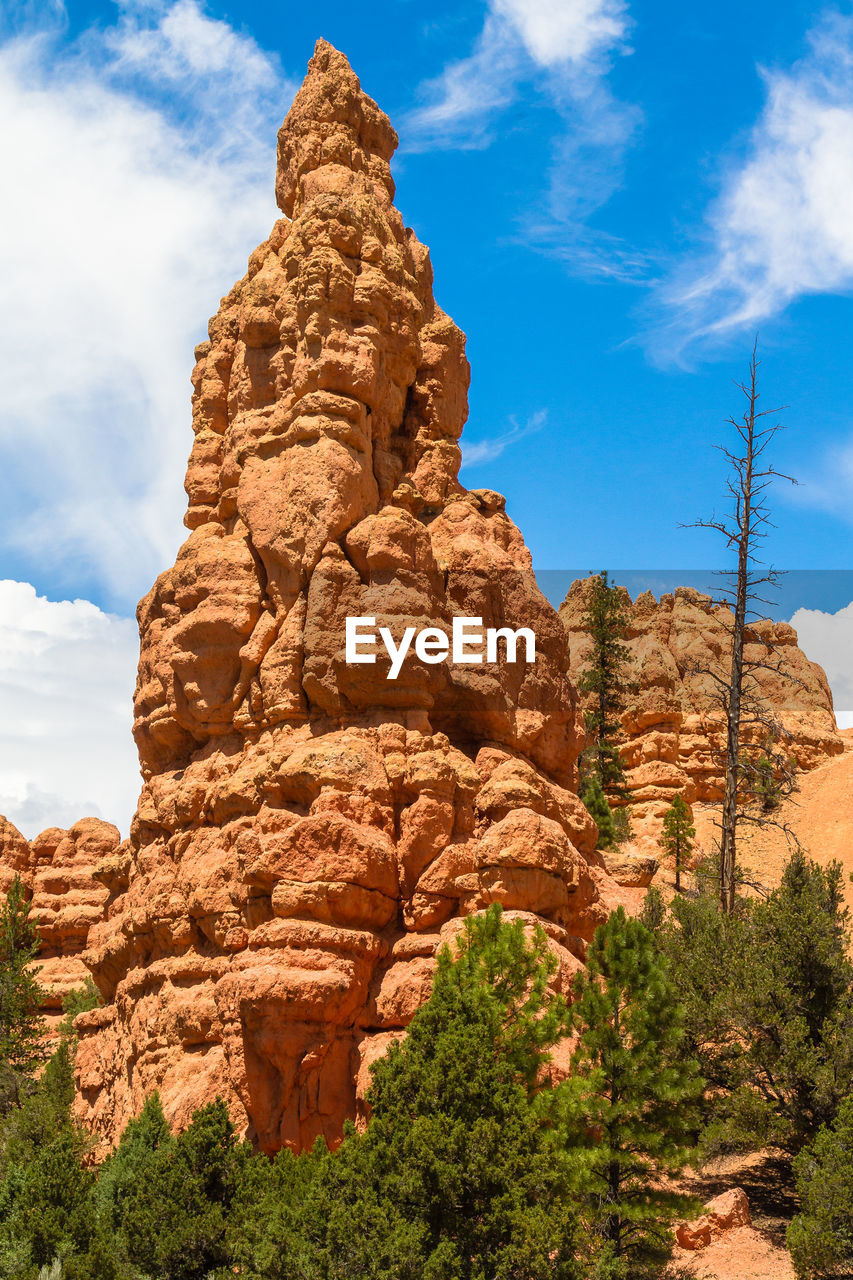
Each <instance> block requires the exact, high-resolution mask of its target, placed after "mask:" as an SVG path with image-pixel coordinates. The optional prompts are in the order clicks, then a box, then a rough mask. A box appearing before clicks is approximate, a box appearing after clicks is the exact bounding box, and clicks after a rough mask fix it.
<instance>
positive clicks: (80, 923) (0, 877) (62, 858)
mask: <svg viewBox="0 0 853 1280" xmlns="http://www.w3.org/2000/svg"><path fill="white" fill-rule="evenodd" d="M119 840H120V836H119V831H118V828H117V827H114V826H113V825H112V823H110V822H102V821H101V820H100V819H99V818H81V820H80V821H79V822H75V823H74V825H73V826H72V827H70V828H69V829H68V830H67V831H66V830H63V829H62V828H60V827H49V828H48V829H47V830H46V831H42V832H41V834H40V835H38V836H36V838H35V840H27V839H26V838H25V837H24V836H23V835H21V832H20V831H18V829H17V828H16V827H15V826H13V825H12V823H11V822H8V821H7V819H6V818H4V817H2V816H0V893H2V894H6V893H8V891H9V889H10V887H11V885H12V881H13V879H14V877H15V876H16V875H17V876H19V877H20V880H21V883H22V884H23V886H24V889H25V892H26V895H27V897H28V898H29V899H30V900H31V903H32V905H31V908H30V911H31V919H32V920H33V921H34V922H35V924H36V925H37V926H38V931H39V937H40V939H41V948H40V951H39V956H38V980H39V983H40V985H41V987H42V988H43V990H44V992H45V1001H44V1005H43V1012H44V1014H45V1016H46V1018H47V1020H48V1025H51V1024H52V1023H54V1022H56V1021H57V1020H58V1019H59V1017H60V1015H61V1011H62V1001H63V999H64V998H65V997H66V996H67V995H68V994H69V992H71V991H73V990H74V989H75V988H78V987H82V986H83V985H84V983H85V982H86V979H87V978H88V977H89V976H90V975H89V970H88V968H87V967H86V965H85V963H84V962H83V958H82V957H83V952H84V950H85V948H86V943H87V940H88V936H89V929H90V928H91V926H92V925H93V924H95V923H96V922H98V921H100V920H102V919H103V915H104V908H105V904H106V901H107V898H108V896H109V893H108V890H107V888H106V886H105V885H104V884H103V883H102V882H101V881H100V880H98V879H97V878H96V876H95V869H96V868H97V867H99V866H100V865H101V864H102V862H103V860H104V859H105V858H108V857H109V855H110V854H111V853H112V852H113V850H114V849H115V848H116V847H117V845H118V843H119Z"/></svg>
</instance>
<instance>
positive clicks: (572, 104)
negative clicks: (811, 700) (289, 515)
mask: <svg viewBox="0 0 853 1280" xmlns="http://www.w3.org/2000/svg"><path fill="white" fill-rule="evenodd" d="M318 36H323V37H325V38H327V39H329V40H331V41H332V43H334V44H335V45H337V46H338V47H339V48H341V49H343V50H344V52H346V53H347V55H348V56H349V58H350V60H351V62H352V64H353V66H354V68H355V70H356V72H357V73H358V74H359V76H360V77H361V80H362V84H363V86H364V88H365V89H366V90H367V92H369V93H370V94H371V95H372V96H373V97H375V98H376V99H377V101H378V102H379V103H380V105H381V106H383V107H384V108H385V109H386V110H387V111H388V112H389V114H390V115H391V118H392V120H393V122H394V124H395V125H396V127H397V129H398V132H399V133H400V137H401V147H400V151H399V152H398V155H397V158H396V160H395V163H394V174H395V178H396V181H397V188H398V190H397V203H398V205H399V207H400V209H401V210H402V212H403V215H404V217H405V219H406V220H407V221H408V222H409V223H410V224H411V225H412V226H413V227H414V228H415V230H416V231H417V234H418V236H419V237H420V239H421V240H423V241H424V242H425V243H427V244H428V245H429V246H430V249H431V253H432V260H433V265H434V269H435V281H436V294H437V297H438V299H439V301H440V303H441V305H442V306H443V307H444V308H445V310H447V311H449V312H450V314H451V315H452V316H453V317H454V319H455V320H456V322H457V323H458V324H460V325H461V326H462V328H463V329H464V330H465V331H466V333H467V335H468V354H469V358H470V360H471V364H472V371H473V378H472V386H471V396H470V406H471V411H470V418H469V422H468V426H467V427H466V430H465V436H464V438H463V446H464V451H465V459H466V463H465V468H464V471H463V477H462V478H463V480H464V481H465V482H466V483H467V484H468V485H469V486H471V487H478V486H486V487H490V488H495V489H498V490H500V491H501V492H503V493H505V494H506V495H507V498H508V509H509V511H510V513H511V514H512V516H513V517H514V519H515V520H516V521H517V523H518V524H519V525H520V527H521V529H522V531H523V532H524V535H525V538H526V540H527V542H528V545H529V546H530V547H531V549H532V551H533V555H534V561H535V564H536V566H537V569H538V570H558V569H564V570H565V569H572V568H578V569H580V570H586V569H590V568H598V567H604V566H606V567H608V568H610V569H611V570H613V571H615V572H616V574H617V576H618V571H619V570H620V569H621V570H628V569H630V570H633V571H646V572H649V573H650V574H652V575H653V574H654V573H658V574H660V573H662V572H663V571H678V572H679V573H682V572H687V571H690V570H699V569H703V568H707V567H709V566H711V565H716V564H717V563H718V562H719V559H720V549H719V547H718V545H717V543H716V541H715V539H714V538H713V536H712V535H710V534H707V533H700V532H697V531H690V530H684V529H679V527H678V526H679V523H680V522H685V523H686V522H690V521H692V520H695V519H696V518H698V517H700V516H706V515H709V514H710V513H711V511H712V509H713V508H714V507H715V506H717V507H719V505H720V502H721V500H722V492H723V483H724V469H723V466H722V460H721V459H720V457H719V456H718V455H717V454H716V453H715V452H714V450H713V448H712V445H713V444H714V442H715V441H719V440H722V439H724V438H725V431H726V428H725V419H726V417H727V416H728V414H729V413H731V412H736V411H738V409H739V401H738V392H737V391H736V389H735V388H734V386H733V385H732V379H736V378H738V377H740V376H741V375H742V374H743V372H744V370H745V365H746V360H747V356H748V352H749V349H750V347H751V343H752V337H753V335H754V333H755V332H758V333H759V335H760V348H761V356H762V359H763V366H762V389H763V391H764V396H765V404H767V405H775V404H780V405H787V406H788V407H787V408H786V410H785V412H784V414H783V415H782V417H783V421H784V422H785V423H786V424H787V425H788V427H789V430H788V431H787V432H786V433H784V434H783V435H782V436H781V438H780V439H779V442H778V448H777V449H776V453H775V457H774V461H775V463H776V465H777V466H778V467H779V469H780V470H782V471H787V472H790V473H791V474H793V475H796V476H797V477H798V478H799V480H800V481H801V483H800V485H799V486H798V487H797V488H795V489H792V488H791V487H790V486H787V485H783V484H780V485H779V486H778V488H777V490H776V491H775V492H774V494H773V495H772V501H773V505H774V513H775V521H776V524H777V526H778V528H777V530H776V532H775V533H774V534H773V537H772V542H771V545H770V546H769V548H768V553H769V555H770V556H771V558H772V559H773V560H774V561H775V563H777V564H778V565H780V566H784V567H787V568H792V569H797V570H820V571H826V570H834V571H839V570H849V569H851V568H853V557H851V520H853V503H851V496H853V423H851V408H850V406H851V404H853V386H851V381H853V362H851V360H850V358H849V351H850V346H851V331H852V330H853V325H851V315H853V313H852V312H851V307H853V301H851V291H853V75H851V70H853V11H851V8H850V6H849V5H844V6H837V7H832V6H829V7H825V8H824V7H821V6H819V5H814V4H812V5H806V4H802V3H798V2H796V0H788V3H786V4H784V5H779V4H771V3H769V2H765V0H756V2H755V3H753V4H751V5H748V6H742V5H736V4H734V3H730V2H729V0H722V2H721V3H718V4H716V5H713V6H695V5H694V6H685V5H683V4H674V3H669V2H668V0H657V3H652V2H651V0H625V3H622V0H488V3H467V4H455V5H451V4H447V3H442V2H438V3H433V4H431V5H429V6H424V5H423V4H419V3H416V2H415V0H379V2H376V0H374V3H371V4H370V5H369V6H354V5H352V4H349V3H347V4H344V3H338V2H337V0H332V2H329V3H325V4H323V5H313V6H306V5H296V4H288V3H275V4H273V3H261V2H259V0H258V2H256V0H246V2H245V3H220V2H219V0H209V2H207V3H203V0H128V2H122V3H118V4H116V3H113V2H112V0H110V2H108V3H103V2H101V0H67V3H66V4H65V5H64V6H63V5H62V4H60V3H58V2H57V3H53V2H52V0H41V2H40V3H35V2H31V3H15V0H4V3H2V5H0V110H2V111H3V114H4V119H5V120H6V121H7V122H10V123H8V124H7V127H6V129H5V130H4V136H3V137H2V139H0V165H2V170H3V173H4V179H5V181H4V186H5V187H6V189H7V191H8V192H9V196H8V197H6V198H5V199H4V207H3V209H2V210H0V225H2V232H3V234H2V236H0V272H1V273H2V276H3V278H4V280H5V281H6V284H7V290H8V298H9V303H8V305H7V307H6V308H4V309H3V312H4V314H3V316H2V317H0V364H2V365H3V369H2V377H3V385H4V389H5V391H6V406H5V412H4V414H3V416H2V419H0V462H2V466H0V503H2V511H3V517H2V521H0V548H2V569H0V578H2V579H8V580H11V581H14V582H17V583H20V584H30V586H31V587H32V589H33V592H34V596H33V597H30V596H29V595H27V596H26V602H27V603H26V609H25V610H24V612H25V613H26V617H27V618H28V619H29V622H28V623H27V624H26V625H27V627H29V628H30V630H29V631H27V630H26V628H25V632H26V635H28V636H31V635H32V634H39V635H43V634H44V632H43V628H44V627H48V631H49V632H50V635H51V637H52V638H51V642H50V644H48V645H47V648H46V649H45V652H47V651H50V653H52V654H53V655H54V660H55V661H56V663H58V664H59V665H61V664H62V653H63V647H62V646H63V644H64V643H66V641H67V639H68V634H67V631H64V630H63V627H66V624H67V611H66V614H64V615H63V620H59V619H58V615H50V616H51V618H52V619H53V621H51V622H50V623H49V624H48V622H47V620H46V619H47V616H48V615H47V614H46V613H45V612H44V609H43V607H42V606H37V605H33V604H32V599H33V598H36V599H37V598H38V597H44V598H45V599H46V602H58V601H63V600H69V601H73V600H75V599H78V598H79V599H80V600H82V601H86V602H90V603H91V604H92V605H94V606H95V607H96V610H97V611H101V616H103V614H104V613H106V614H108V615H110V616H111V617H114V618H115V619H116V621H115V623H114V628H115V629H117V631H115V634H117V633H118V632H120V633H121V635H122V637H123V638H122V643H123V644H124V645H125V647H126V648H127V647H128V645H129V646H130V647H129V648H128V654H129V656H128V658H127V662H126V663H125V667H124V668H122V670H123V671H124V672H125V674H123V675H122V674H120V673H118V672H117V674H116V677H115V679H116V684H115V689H114V691H113V692H112V693H111V695H110V696H111V698H112V702H111V706H113V708H114V712H115V716H117V717H118V719H116V721H115V723H116V724H118V723H119V720H121V716H122V715H125V713H124V712H123V711H121V712H120V711H119V710H118V708H119V707H120V706H124V702H123V701H122V698H123V697H124V694H123V693H122V690H123V687H124V686H123V684H122V681H123V680H126V679H127V678H128V677H127V674H126V673H127V671H130V670H131V668H132V661H131V659H132V648H133V643H132V640H131V641H128V640H127V636H128V635H130V631H129V630H128V627H127V625H126V624H125V623H123V622H122V619H126V618H127V617H129V616H130V615H131V614H132V610H133V607H134V605H135V602H136V600H137V599H138V598H139V596H140V595H141V594H142V593H143V592H144V591H145V590H147V588H148V586H149V585H150V583H151V580H152V579H153V576H154V575H155V574H156V572H157V571H158V570H159V569H160V568H162V567H164V566H165V565H166V564H168V563H170V562H171V561H172V559H173V557H174V553H175V550H176V548H177V546H178V544H179V541H180V538H181V526H180V517H181V514H182V511H183V506H184V496H183V491H182V479H183V467H184V462H185V458H186V455H187V453H188V451H189V444H190V430H189V387H188V378H189V372H190V368H191V364H192V346H193V344H194V343H195V342H196V341H198V340H200V339H201V337H203V336H204V332H205V327H206V321H207V317H208V316H209V315H210V314H211V313H212V312H213V311H214V310H215V309H216V306H217V304H218V299H219V297H220V296H221V294H223V293H225V292H226V291H227V289H228V288H229V287H230V285H231V283H232V282H233V280H234V279H235V278H236V277H237V276H239V275H240V274H242V272H243V270H244V266H245V260H246V257H247V255H248V253H249V251H250V250H251V249H252V247H253V246H254V245H255V244H256V243H257V242H258V241H259V240H260V239H261V238H263V236H265V234H266V233H267V231H268V229H269V226H270V224H271V222H272V221H273V219H274V217H275V216H276V211H275V207H274V202H273V195H272V179H273V168H274V143H275V131H276V129H277V126H278V124H279V123H280V120H281V118H282V117H283V115H284V113H285V111H286V109H287V106H288V105H289V102H290V99H291V98H292V95H293V92H294V90H295V87H296V86H297V84H298V82H299V80H300V79H301V76H302V75H303V74H304V69H305V64H306V63H307V60H308V58H309V57H310V54H311V50H312V47H313V43H314V41H315V39H316V38H317V37H318ZM801 581H803V582H805V581H806V579H801ZM809 581H810V582H811V583H812V587H811V588H810V589H809V591H808V592H804V596H803V600H802V601H801V602H797V601H796V600H792V602H791V603H792V607H791V609H790V611H789V616H790V615H791V614H792V613H793V612H794V606H795V605H796V604H797V603H802V604H803V605H804V606H805V607H807V608H808V609H809V610H812V611H814V610H823V611H825V612H826V613H827V615H829V614H836V613H837V612H838V611H839V610H841V609H842V606H844V605H845V604H847V603H849V599H850V597H849V596H848V597H847V600H845V599H844V593H845V591H846V587H844V586H840V585H839V584H841V583H843V582H846V578H844V577H839V576H837V575H833V576H832V577H826V578H825V579H822V580H820V579H818V578H811V579H809ZM817 581H825V582H826V584H827V586H826V591H825V593H823V594H821V591H822V589H821V590H818V591H816V590H815V589H814V583H815V582H817ZM830 584H832V585H831V586H830ZM839 592H840V593H841V594H839ZM23 600H24V597H23V596H22V595H21V593H20V592H17V593H14V592H13V593H12V594H11V595H10V596H9V598H8V601H7V605H6V611H5V614H4V615H3V616H0V626H2V625H5V627H6V630H7V632H9V633H10V634H11V636H12V639H11V640H9V641H8V643H7V644H6V647H5V649H4V647H3V642H2V640H0V691H2V690H4V689H5V690H6V691H7V692H8V691H9V690H11V691H12V694H10V695H9V696H12V697H13V705H16V704H15V703H14V698H17V697H19V696H21V688H22V687H23V686H24V685H26V679H25V678H24V677H25V675H26V673H24V674H22V673H21V672H20V670H19V667H18V666H16V662H17V661H18V660H17V658H14V657H9V656H8V654H13V655H14V654H18V653H19V652H20V650H21V643H20V634H19V632H20V627H19V625H18V624H19V622H20V616H19V614H18V613H16V612H15V610H16V609H17V610H20V609H22V608H23V605H22V603H21V602H22V601H23ZM786 607H787V606H786ZM39 610H41V612H39ZM48 612H49V611H48ZM83 613H84V614H85V609H84V610H83ZM845 616H846V615H845ZM93 617H94V615H89V614H85V618H83V615H82V614H81V618H82V622H81V623H80V625H83V630H84V632H85V630H86V627H89V626H91V625H94V623H93V622H92V618H93ZM38 618H41V619H42V620H41V621H38ZM34 619H35V620H34ZM77 621H78V622H80V619H78V620H77ZM21 625H23V624H21ZM75 625H77V624H76V623H75ZM98 625H101V624H98ZM103 625H104V626H105V627H106V630H105V631H104V635H103V636H102V638H101V640H99V641H97V643H96V641H94V640H93V641H92V645H93V646H94V647H93V648H92V650H91V653H92V660H93V661H95V662H96V661H97V654H98V652H99V650H98V649H97V644H103V645H105V646H108V645H109V644H110V643H111V641H110V640H109V638H108V633H109V634H110V635H112V634H114V632H110V631H109V626H108V625H107V624H103ZM827 625H829V624H827ZM832 626H833V627H834V630H833V635H834V636H835V637H836V638H835V639H834V640H833V642H832V645H830V647H829V648H827V649H826V652H816V653H815V654H814V655H813V656H815V657H817V658H819V659H820V660H821V661H824V662H825V663H826V664H827V666H828V667H831V666H832V664H833V663H835V664H836V666H837V667H838V672H837V674H835V675H833V676H832V678H833V682H834V687H835V688H836V699H837V701H838V697H839V691H842V692H841V697H842V699H843V700H847V701H849V703H850V706H851V707H853V676H850V677H849V679H848V675H847V674H845V671H846V669H845V668H844V662H845V661H846V657H845V655H846V656H847V657H849V650H850V643H851V639H853V618H851V627H850V632H849V633H848V632H847V631H845V630H843V628H841V626H840V624H839V623H838V622H837V621H836V622H834V623H833V624H832ZM39 627H42V631H39ZM16 628H17V630H16ZM33 628H35V632H33V630H32V629H33ZM827 634H828V632H827ZM75 637H77V633H76V632H75ZM78 640H79V637H77V638H76V639H75V643H77V641H78ZM815 643H816V644H817V645H818V649H819V648H820V645H819V643H818V641H815ZM833 646H834V647H833ZM23 647H24V648H26V645H24V646H23ZM4 653H6V654H7V657H6V659H5V665H2V664H3V662H4V659H3V654H4ZM831 674H832V673H831ZM22 681H23V685H22ZM845 682H847V683H845ZM848 684H849V690H850V692H849V693H848ZM30 693H31V695H32V696H33V697H34V696H36V694H35V693H34V692H33V691H32V690H30ZM13 695H14V696H13ZM125 718H126V717H125ZM7 723H8V721H7ZM44 723H48V721H47V720H45V721H44ZM121 723H122V724H123V723H124V721H123V720H122V721H121ZM116 732H118V731H117V730H116ZM122 732H124V730H122ZM102 736H103V735H102ZM16 741H18V742H19V737H18V738H16V737H15V735H14V734H13V733H12V732H11V731H9V733H8V737H7V739H6V743H7V747H8V750H9V751H10V752H12V753H14V752H15V750H16V746H15V743H16ZM34 747H35V740H34ZM2 761H3V741H2V740H0V809H2V807H3V803H4V795H5V796H9V797H12V801H11V802H7V804H6V807H7V809H9V808H14V805H15V804H19V806H20V805H21V804H24V805H26V804H28V803H29V801H22V800H20V795H21V794H23V792H22V791H21V788H22V787H23V788H24V791H26V788H27V787H30V791H26V794H27V795H30V794H31V791H32V785H34V784H32V783H31V780H30V781H29V782H28V781H27V779H26V778H25V777H24V773H25V772H26V770H24V771H19V774H18V775H16V778H17V781H15V782H14V785H12V784H9V785H8V786H6V787H5V790H4V784H3V780H2ZM90 776H94V775H93V774H90ZM22 779H23V781H22ZM75 785H76V784H75ZM80 785H82V783H81V784H80ZM15 788H17V790H15ZM92 790H93V796H94V791H95V790H97V785H96V783H95V782H93V783H92ZM13 792H14V796H18V797H19V798H18V799H17V800H15V799H14V796H13ZM51 794H53V793H51ZM78 795H79V786H78V787H77V790H76V791H75V792H74V795H70V796H69V797H68V798H67V805H68V806H71V805H73V804H74V803H77V797H78ZM96 802H97V797H94V799H93V803H96ZM33 803H34V804H35V802H33ZM40 803H41V802H39V804H40ZM45 803H46V804H47V803H48V802H47V801H46V802H45ZM63 803H65V801H64V802H63ZM122 803H123V804H124V803H125V802H124V801H122ZM101 807H102V808H103V807H104V806H103V803H101ZM35 808H36V809H37V810H38V815H39V819H40V817H41V816H42V814H43V812H46V810H45V809H44V805H41V808H39V805H38V804H36V805H35ZM27 812H29V810H27ZM33 812H35V810H33ZM28 820H29V819H28ZM33 821H36V818H35V817H34V818H33Z"/></svg>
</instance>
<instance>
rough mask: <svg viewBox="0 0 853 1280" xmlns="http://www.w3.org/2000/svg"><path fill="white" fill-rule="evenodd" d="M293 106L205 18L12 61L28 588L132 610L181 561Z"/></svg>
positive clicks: (29, 48)
mask: <svg viewBox="0 0 853 1280" xmlns="http://www.w3.org/2000/svg"><path fill="white" fill-rule="evenodd" d="M292 91H293V85H291V84H288V83H287V82H286V81H285V80H284V78H283V77H282V74H281V71H280V69H279V68H278V66H277V64H276V63H275V61H273V60H272V59H271V58H270V57H268V56H267V54H265V53H264V52H263V51H262V50H261V49H260V48H259V47H258V46H257V45H256V44H255V43H254V42H253V41H252V40H251V39H249V38H247V37H245V36H241V35H238V34H237V33H235V32H234V31H233V30H232V29H231V28H230V27H228V26H227V24H225V23H222V22H216V21H213V20H212V19H210V18H208V17H207V16H206V15H205V14H204V12H203V10H202V9H201V7H200V6H199V4H198V3H196V0H177V2H175V3H172V2H169V3H165V2H164V3H146V2H145V0H141V2H140V3H139V4H130V3H124V4H122V5H121V6H120V10H119V13H118V15H117V20H116V22H115V23H114V24H113V25H112V26H108V27H106V28H105V29H103V30H100V29H93V30H91V31H89V32H87V33H85V34H84V36H82V37H81V38H80V39H79V40H78V41H77V42H76V43H75V44H72V45H70V46H69V45H67V44H62V43H61V42H60V40H59V38H58V33H57V31H56V30H55V28H54V29H46V30H44V31H42V32H38V31H34V30H33V29H32V27H30V28H29V29H28V30H27V32H26V33H24V34H21V33H20V31H19V33H18V34H17V35H16V36H14V37H9V38H7V39H6V40H5V42H4V43H2V45H0V115H2V118H3V120H4V121H6V122H7V123H6V126H5V127H4V129H3V130H2V131H0V171H2V172H3V175H4V183H3V187H4V191H3V202H2V211H0V223H2V235H0V274H2V277H3V279H4V284H5V289H6V297H7V298H8V299H10V302H9V303H8V304H7V305H6V306H5V307H4V308H3V310H2V313H0V377H2V385H3V388H4V413H3V416H2V422H0V449H2V453H3V456H4V462H5V473H6V474H5V480H4V481H0V486H5V489H6V492H4V493H3V495H2V498H3V505H4V511H5V515H6V519H5V520H4V523H3V529H2V535H0V536H2V541H3V542H5V543H6V545H7V546H11V547H14V548H15V549H16V550H17V551H18V552H19V554H23V555H25V556H27V557H29V558H30V562H31V564H32V569H31V572H32V573H33V575H34V576H35V575H36V573H37V571H38V569H37V565H38V559H39V558H40V557H45V558H49V559H50V562H51V563H52V564H53V565H54V566H57V565H58V566H60V568H61V567H63V566H66V567H67V569H68V577H67V579H66V580H68V581H69V582H70V581H72V580H73V574H77V573H79V572H80V571H81V569H82V571H83V573H84V575H85V576H86V577H88V578H89V580H93V579H94V580H95V581H96V582H98V583H100V584H101V585H102V586H103V587H105V588H106V590H107V591H108V592H109V593H110V596H111V598H112V599H114V600H115V601H116V602H117V603H118V604H119V605H120V606H121V607H126V606H127V605H128V604H130V603H132V602H135V600H136V598H137V597H138V596H139V594H140V593H141V592H142V591H143V590H145V589H147V587H148V585H149V584H150V581H151V579H152V578H153V577H154V575H155V573H156V572H157V571H158V570H159V569H160V568H161V567H162V565H163V564H164V563H168V562H170V561H171V560H172V559H173V557H174V553H175V550H176V548H177V545H178V544H179V542H180V540H181V537H182V530H181V526H180V518H181V515H182V512H183V510H184V507H185V498H184V495H183V491H182V487H181V481H182V477H183V472H184V469H185V464H186V457H187V454H188V453H189V448H190V444H191V439H192V437H191V432H190V425H189V423H190V416H189V372H190V369H191V365H192V348H193V346H194V344H195V343H196V342H198V341H200V340H201V338H202V337H204V321H205V318H206V317H207V316H208V315H210V314H212V313H213V312H214V311H215V310H216V307H217V305H218V302H219V298H220V296H221V294H222V293H223V292H224V291H225V289H226V288H227V287H228V286H229V285H230V283H231V282H232V280H234V279H236V278H237V277H239V276H240V275H242V273H243V271H244V270H245V263H246V258H247V256H248V253H249V252H250V251H251V250H252V249H253V248H254V246H255V245H256V244H257V243H258V242H259V241H260V240H261V239H263V238H264V236H265V235H266V234H268V231H269V228H270V226H271V225H272V222H273V220H274V218H275V216H276V210H275V205H274V200H273V177H274V165H275V160H274V147H275V132H276V128H277V126H278V124H279V123H280V120H281V118H282V116H283V114H284V111H285V110H286V107H287V105H288V102H289V99H290V96H291V94H292ZM72 571H73V574H72Z"/></svg>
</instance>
